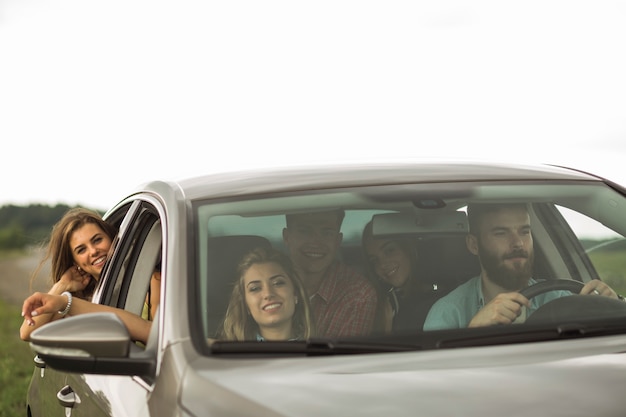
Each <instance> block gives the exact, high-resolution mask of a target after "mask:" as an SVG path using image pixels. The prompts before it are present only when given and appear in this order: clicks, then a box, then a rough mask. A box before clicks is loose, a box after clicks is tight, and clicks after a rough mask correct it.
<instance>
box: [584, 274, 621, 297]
mask: <svg viewBox="0 0 626 417" xmlns="http://www.w3.org/2000/svg"><path fill="white" fill-rule="evenodd" d="M580 294H581V295H587V294H595V295H603V296H605V297H609V298H614V299H616V300H617V299H618V297H617V293H616V292H615V291H613V288H611V287H609V286H608V285H606V283H604V282H602V281H600V280H599V279H594V280H591V281H589V282H588V283H586V284H585V285H584V286H583V288H582V290H580Z"/></svg>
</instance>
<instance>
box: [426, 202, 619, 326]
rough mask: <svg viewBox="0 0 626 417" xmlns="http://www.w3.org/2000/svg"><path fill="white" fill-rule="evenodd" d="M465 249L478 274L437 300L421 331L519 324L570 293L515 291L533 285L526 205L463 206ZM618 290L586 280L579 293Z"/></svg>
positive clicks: (531, 253)
mask: <svg viewBox="0 0 626 417" xmlns="http://www.w3.org/2000/svg"><path fill="white" fill-rule="evenodd" d="M467 217H468V222H469V233H468V235H467V237H466V244H467V248H468V250H469V251H470V252H471V253H472V254H474V255H476V256H478V259H479V260H480V266H481V273H480V275H479V276H477V277H474V278H472V279H470V280H469V281H467V282H466V283H464V284H462V285H460V286H459V287H457V288H456V289H454V290H453V291H451V292H450V293H449V294H448V295H446V296H445V297H442V298H441V299H440V300H438V301H437V302H436V303H435V304H434V305H433V306H432V307H431V309H430V311H429V313H428V316H427V317H426V321H425V323H424V330H437V329H454V328H462V327H481V326H491V325H494V324H511V323H523V322H524V321H525V320H526V317H527V316H528V315H530V314H531V313H532V312H533V311H535V310H536V309H537V308H539V307H541V306H542V305H544V304H545V303H547V302H549V301H551V300H554V299H556V298H559V297H562V296H565V295H571V293H570V292H568V291H550V292H546V293H544V294H540V295H538V296H536V297H533V299H532V301H530V300H528V298H526V297H524V296H523V295H522V294H520V293H519V292H518V291H519V290H521V289H523V288H525V287H527V286H529V285H532V284H535V283H536V282H537V281H535V280H534V279H533V278H532V273H533V261H534V251H533V237H532V233H531V227H530V215H529V210H528V206H527V205H526V204H474V205H470V206H468V208H467ZM594 292H595V293H596V294H598V293H600V294H602V295H604V294H606V295H607V296H609V297H612V298H617V294H615V292H614V291H613V290H612V289H611V288H610V287H609V286H608V285H606V284H605V283H603V282H602V281H600V280H592V281H590V282H588V283H587V284H585V286H584V287H583V289H582V290H581V292H580V293H581V294H590V293H594Z"/></svg>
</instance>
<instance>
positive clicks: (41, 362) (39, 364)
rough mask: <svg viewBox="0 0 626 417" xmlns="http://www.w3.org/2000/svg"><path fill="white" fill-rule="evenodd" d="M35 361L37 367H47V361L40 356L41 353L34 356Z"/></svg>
mask: <svg viewBox="0 0 626 417" xmlns="http://www.w3.org/2000/svg"><path fill="white" fill-rule="evenodd" d="M33 362H35V366H36V367H37V368H45V367H46V363H45V362H44V360H43V359H41V358H40V357H39V355H36V356H35V357H34V358H33Z"/></svg>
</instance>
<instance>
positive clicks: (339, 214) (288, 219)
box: [285, 209, 346, 229]
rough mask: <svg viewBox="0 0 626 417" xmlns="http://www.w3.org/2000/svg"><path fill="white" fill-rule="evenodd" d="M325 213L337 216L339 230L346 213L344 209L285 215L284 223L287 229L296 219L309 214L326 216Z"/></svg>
mask: <svg viewBox="0 0 626 417" xmlns="http://www.w3.org/2000/svg"><path fill="white" fill-rule="evenodd" d="M326 213H329V214H331V213H334V214H336V215H337V223H338V226H339V228H340V229H341V224H342V223H343V219H344V217H346V212H345V210H344V209H331V210H320V211H311V212H307V213H290V214H286V215H285V222H286V224H287V228H289V227H290V226H293V222H294V220H295V218H296V217H299V216H306V215H309V214H326Z"/></svg>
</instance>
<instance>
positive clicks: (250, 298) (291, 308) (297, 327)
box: [219, 248, 313, 341]
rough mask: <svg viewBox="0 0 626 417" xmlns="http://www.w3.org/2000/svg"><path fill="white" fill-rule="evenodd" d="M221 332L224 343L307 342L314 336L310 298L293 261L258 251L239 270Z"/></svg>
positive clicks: (275, 252) (272, 252)
mask: <svg viewBox="0 0 626 417" xmlns="http://www.w3.org/2000/svg"><path fill="white" fill-rule="evenodd" d="M237 272H238V278H237V280H236V282H235V285H234V287H233V292H232V294H231V297H230V302H229V304H228V308H227V310H226V317H225V319H224V324H223V327H222V329H221V330H220V336H219V337H220V339H223V340H245V339H249V340H250V339H252V340H254V339H256V340H258V341H265V340H304V339H307V338H309V337H311V336H312V335H313V324H312V321H311V313H310V307H309V298H308V297H307V295H306V292H305V290H304V287H303V285H302V283H301V282H300V279H299V278H298V275H297V274H296V271H295V269H294V267H293V264H292V263H291V260H290V259H289V258H288V257H287V256H286V255H285V254H283V253H282V252H280V251H278V250H276V249H271V248H256V249H254V250H252V251H251V252H250V253H248V254H247V255H245V256H244V257H243V259H242V260H241V262H240V263H239V266H238V267H237Z"/></svg>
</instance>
